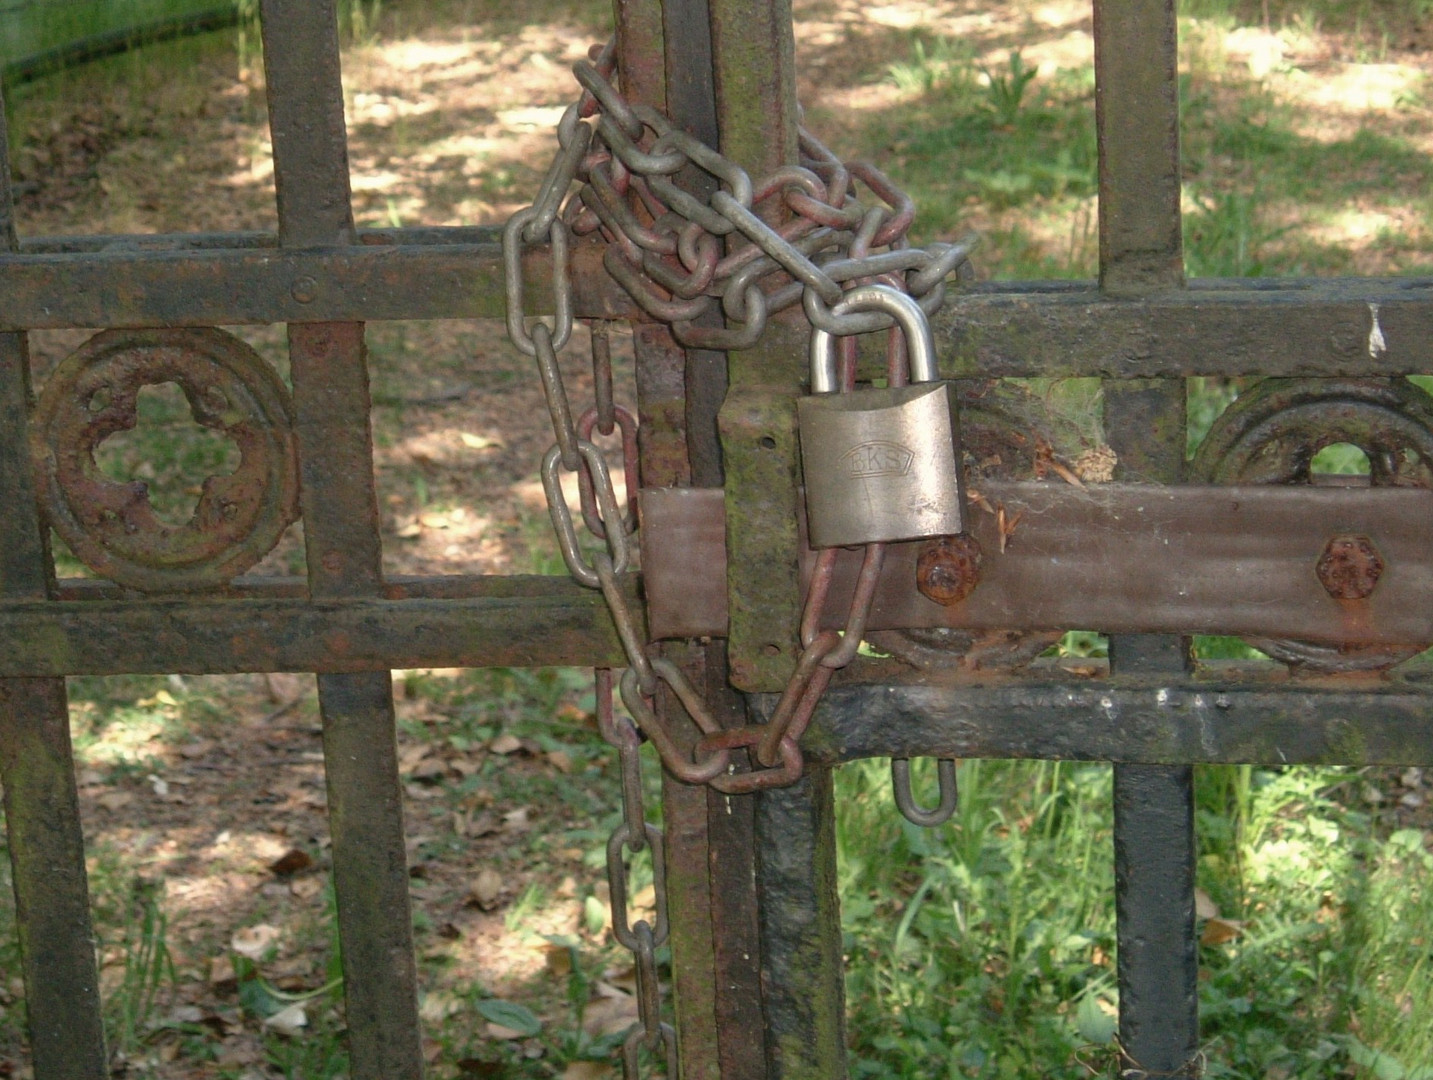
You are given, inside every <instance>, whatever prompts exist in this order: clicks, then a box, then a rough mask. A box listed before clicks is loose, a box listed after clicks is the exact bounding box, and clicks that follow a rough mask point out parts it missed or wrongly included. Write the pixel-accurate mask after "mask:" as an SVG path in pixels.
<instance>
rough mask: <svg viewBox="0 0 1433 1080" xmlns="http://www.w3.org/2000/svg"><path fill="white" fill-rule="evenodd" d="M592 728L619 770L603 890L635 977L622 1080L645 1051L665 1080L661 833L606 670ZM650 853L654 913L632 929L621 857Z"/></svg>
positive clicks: (668, 1032)
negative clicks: (617, 812)
mask: <svg viewBox="0 0 1433 1080" xmlns="http://www.w3.org/2000/svg"><path fill="white" fill-rule="evenodd" d="M596 690H597V728H598V730H599V731H600V732H601V733H602V738H603V739H604V740H606V741H607V743H608V744H609V745H611V746H613V747H615V748H616V750H617V755H618V760H619V761H620V762H621V768H622V823H621V824H620V825H618V826H617V828H616V829H614V830H613V831H612V835H611V836H610V837H609V838H608V840H607V888H608V891H609V895H610V896H611V907H612V934H613V936H614V937H615V938H616V939H617V941H618V942H619V943H620V944H621V945H622V946H623V947H624V948H626V949H628V950H630V951H631V953H632V960H633V965H634V967H635V968H636V972H637V1022H636V1023H635V1024H633V1025H632V1028H631V1030H629V1031H628V1032H627V1037H626V1038H625V1039H624V1040H623V1042H622V1075H623V1080H639V1078H640V1077H641V1075H642V1073H641V1061H640V1055H641V1051H642V1049H643V1048H644V1047H645V1048H646V1049H647V1050H648V1051H649V1052H653V1053H655V1052H656V1051H657V1050H658V1049H661V1050H662V1052H663V1056H664V1060H665V1063H666V1068H667V1076H668V1078H669V1080H676V1078H677V1035H676V1031H675V1030H674V1029H673V1028H672V1026H671V1025H670V1024H667V1023H665V1022H663V1020H662V1010H661V1001H660V997H659V993H658V991H659V987H660V981H659V978H658V975H657V949H658V948H659V947H660V946H661V945H662V944H664V943H665V942H666V940H667V933H668V929H669V922H668V919H667V874H666V862H665V860H664V858H663V851H662V830H661V829H659V828H657V827H656V826H655V825H651V824H649V823H648V822H647V811H646V807H645V806H644V805H643V802H642V758H641V749H642V737H641V736H640V735H639V734H638V733H637V729H636V728H635V727H633V726H632V722H631V721H630V720H628V719H627V718H626V717H625V716H623V717H619V716H617V714H616V710H615V709H614V708H613V707H612V670H611V669H610V668H598V669H597V672H596ZM643 851H650V852H651V853H652V889H653V892H654V895H655V901H654V902H655V904H656V912H655V913H654V914H653V916H652V918H653V922H654V923H655V925H653V924H652V923H648V922H647V920H646V919H638V920H637V922H636V923H635V924H633V923H632V922H631V920H630V917H629V916H628V912H627V897H628V888H627V860H626V855H627V853H628V852H630V853H631V854H633V855H637V854H640V853H641V852H643Z"/></svg>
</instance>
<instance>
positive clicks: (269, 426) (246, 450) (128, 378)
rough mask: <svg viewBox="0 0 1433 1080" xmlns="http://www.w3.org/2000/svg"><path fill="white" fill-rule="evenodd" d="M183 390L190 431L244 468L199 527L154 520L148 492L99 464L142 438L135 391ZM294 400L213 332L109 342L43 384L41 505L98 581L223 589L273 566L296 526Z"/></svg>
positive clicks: (202, 504)
mask: <svg viewBox="0 0 1433 1080" xmlns="http://www.w3.org/2000/svg"><path fill="white" fill-rule="evenodd" d="M167 382H172V383H176V384H177V385H178V386H179V388H180V389H181V390H182V391H183V392H184V396H185V398H186V399H187V400H188V402H189V408H190V410H191V412H192V413H193V416H194V420H195V422H197V423H198V424H200V425H201V426H202V427H205V428H208V429H209V430H211V431H213V432H216V433H217V434H219V435H222V436H224V437H226V438H228V439H232V440H233V441H234V443H235V444H236V445H237V446H238V448H239V455H240V458H239V465H238V468H236V469H235V470H234V472H233V473H232V474H230V475H229V476H211V477H209V478H207V479H206V480H205V481H204V483H203V485H202V487H201V489H200V495H199V502H198V504H197V505H196V506H195V508H194V513H193V516H191V517H190V519H189V520H188V521H187V522H185V523H184V524H182V525H169V524H166V523H165V522H163V521H161V520H160V519H159V518H158V517H156V516H155V513H154V508H153V507H152V506H151V505H150V502H149V487H148V485H147V484H145V483H144V482H143V481H138V480H132V481H129V482H125V483H121V482H117V481H114V480H110V479H109V478H108V477H106V476H105V475H104V474H103V473H102V472H101V471H100V468H99V465H98V464H97V463H96V462H95V450H96V449H97V448H98V447H99V445H100V444H101V443H102V442H104V441H105V439H107V438H109V437H110V436H111V435H114V434H116V433H118V432H121V431H128V430H130V429H132V428H133V427H134V426H135V423H136V420H137V413H136V410H137V406H138V400H139V391H140V390H141V389H142V388H143V387H145V386H154V385H158V384H161V383H167ZM292 411H293V410H292V407H291V405H290V401H289V393H288V390H287V388H286V387H285V386H284V384H283V383H282V382H281V381H280V380H279V377H278V376H277V375H276V374H275V373H274V371H273V369H272V368H270V367H269V365H268V364H267V363H265V362H264V360H263V358H262V357H260V356H259V354H258V353H256V352H255V351H254V350H253V349H251V348H250V347H249V346H248V345H246V344H245V343H244V342H242V341H240V340H239V339H238V338H236V337H234V336H233V335H231V334H227V333H225V332H223V331H222V330H216V329H212V328H199V329H182V330H108V331H105V332H104V333H101V334H97V335H96V336H95V337H93V338H91V339H90V340H89V341H87V342H86V343H85V344H84V345H82V346H81V347H80V348H79V349H77V350H76V351H75V352H73V353H71V354H70V355H69V356H68V357H66V358H65V360H64V361H63V362H61V364H60V365H59V367H57V368H56V369H55V372H54V374H53V375H52V376H51V377H50V379H49V381H48V382H47V383H46V384H45V388H44V390H43V391H42V392H41V394H40V398H39V401H38V402H37V404H36V409H35V416H34V423H33V426H32V428H31V454H32V457H33V459H34V463H35V471H36V476H37V480H38V484H39V487H40V493H41V503H42V507H43V509H44V512H45V514H46V515H47V517H48V520H49V523H50V525H52V526H53V527H54V529H55V531H56V532H57V533H59V534H60V536H61V537H62V538H63V539H64V541H65V543H67V544H68V545H69V546H70V548H71V549H72V550H73V551H74V553H75V555H76V556H77V557H78V558H79V559H80V560H81V561H83V562H84V564H85V565H86V566H88V567H89V568H90V569H91V570H93V571H95V572H96V573H97V574H100V575H102V576H104V577H107V578H109V579H110V580H112V581H115V582H117V583H119V584H121V585H126V586H129V587H131V588H134V589H140V590H143V591H146V592H185V591H192V590H196V589H206V588H212V587H215V586H219V585H223V584H226V583H227V582H229V581H231V580H232V579H233V578H234V577H235V576H236V575H238V574H241V573H243V572H244V571H245V570H247V569H248V568H249V567H251V566H253V565H254V564H255V563H256V562H258V561H259V560H260V559H261V558H263V557H264V555H266V554H267V553H268V552H269V551H270V550H272V548H273V547H274V545H275V544H277V543H278V541H279V538H280V537H281V536H282V535H283V533H284V530H285V529H286V528H287V527H288V526H289V524H290V523H292V522H293V521H294V520H295V519H296V518H297V517H298V491H299V475H298V456H297V453H296V452H295V449H294V436H293V425H292V421H291V416H292Z"/></svg>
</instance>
